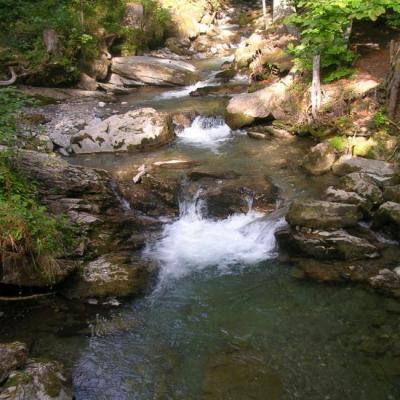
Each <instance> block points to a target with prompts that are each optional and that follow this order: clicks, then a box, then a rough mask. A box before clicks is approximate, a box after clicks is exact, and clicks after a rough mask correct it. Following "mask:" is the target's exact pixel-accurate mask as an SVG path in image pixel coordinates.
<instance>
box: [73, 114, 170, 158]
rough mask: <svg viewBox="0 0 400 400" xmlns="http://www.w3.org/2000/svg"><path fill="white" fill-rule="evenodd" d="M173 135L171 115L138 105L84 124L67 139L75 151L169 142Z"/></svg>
mask: <svg viewBox="0 0 400 400" xmlns="http://www.w3.org/2000/svg"><path fill="white" fill-rule="evenodd" d="M174 136H175V134H174V132H173V129H172V119H171V117H170V116H169V115H168V114H166V113H162V112H158V111H156V110H154V109H153V108H141V109H139V110H134V111H128V112H127V113H125V114H118V115H113V116H111V117H109V118H107V119H105V120H104V121H102V122H100V123H95V124H93V125H88V126H87V127H86V128H85V129H84V130H82V131H81V132H79V133H78V134H75V135H73V136H72V138H71V143H72V149H73V151H74V152H75V153H77V154H82V153H102V152H126V151H133V150H136V149H139V148H143V147H157V146H161V145H163V144H166V143H169V142H170V141H171V140H172V139H173V138H174Z"/></svg>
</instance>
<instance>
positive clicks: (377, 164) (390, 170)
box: [332, 156, 395, 177]
mask: <svg viewBox="0 0 400 400" xmlns="http://www.w3.org/2000/svg"><path fill="white" fill-rule="evenodd" d="M332 171H333V173H334V174H335V175H339V176H343V175H347V174H350V173H352V172H365V173H367V174H371V175H376V176H379V177H388V176H389V177H390V176H391V175H393V174H394V173H395V169H394V167H393V165H392V164H390V163H387V162H385V161H379V160H371V159H368V158H362V157H354V158H351V157H348V156H345V157H341V158H340V159H339V160H338V161H337V162H336V163H335V164H334V165H333V166H332Z"/></svg>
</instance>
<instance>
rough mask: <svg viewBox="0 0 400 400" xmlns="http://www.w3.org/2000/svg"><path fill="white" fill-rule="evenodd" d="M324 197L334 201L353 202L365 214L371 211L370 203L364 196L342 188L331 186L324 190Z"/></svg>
mask: <svg viewBox="0 0 400 400" xmlns="http://www.w3.org/2000/svg"><path fill="white" fill-rule="evenodd" d="M325 199H326V200H327V201H332V202H335V203H346V204H354V205H356V206H358V207H359V208H360V209H361V210H363V211H365V212H366V213H367V214H368V213H369V212H370V211H371V207H372V204H371V202H370V201H368V200H367V199H366V198H365V197H362V196H360V195H359V194H357V193H356V192H347V191H346V190H343V189H337V188H334V187H332V186H330V187H328V189H326V191H325Z"/></svg>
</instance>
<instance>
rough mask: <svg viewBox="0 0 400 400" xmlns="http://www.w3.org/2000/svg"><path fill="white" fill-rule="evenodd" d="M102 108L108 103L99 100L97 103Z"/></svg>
mask: <svg viewBox="0 0 400 400" xmlns="http://www.w3.org/2000/svg"><path fill="white" fill-rule="evenodd" d="M97 105H98V106H99V107H100V108H103V107H105V106H106V103H104V101H99V102H98V104H97Z"/></svg>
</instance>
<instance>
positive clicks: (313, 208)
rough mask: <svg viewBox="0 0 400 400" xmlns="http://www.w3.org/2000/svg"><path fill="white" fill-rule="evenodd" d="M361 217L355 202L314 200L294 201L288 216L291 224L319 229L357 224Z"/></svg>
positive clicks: (287, 218)
mask: <svg viewBox="0 0 400 400" xmlns="http://www.w3.org/2000/svg"><path fill="white" fill-rule="evenodd" d="M360 219H361V213H360V211H359V210H358V208H357V206H355V205H353V204H343V203H333V202H329V201H314V200H306V201H304V200H302V201H300V200H297V201H294V202H293V203H292V204H291V206H290V208H289V212H288V214H287V216H286V220H287V221H288V223H289V224H290V225H291V226H303V227H307V228H317V229H319V228H320V229H335V228H344V227H349V226H355V225H356V224H357V223H358V221H359V220H360Z"/></svg>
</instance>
